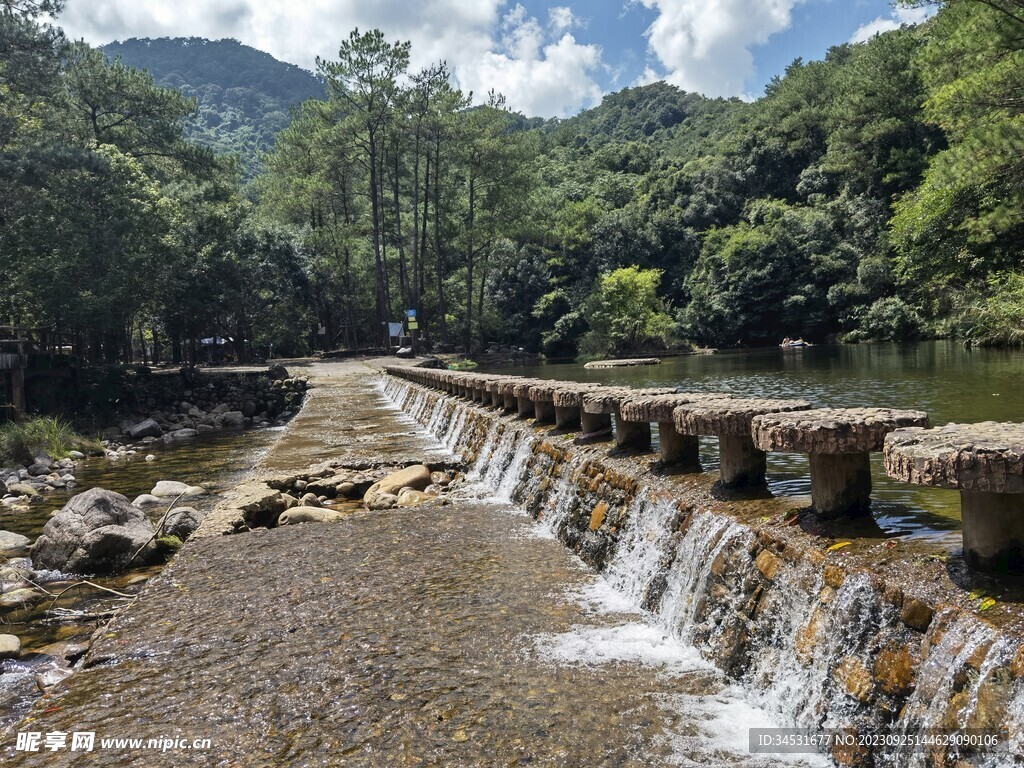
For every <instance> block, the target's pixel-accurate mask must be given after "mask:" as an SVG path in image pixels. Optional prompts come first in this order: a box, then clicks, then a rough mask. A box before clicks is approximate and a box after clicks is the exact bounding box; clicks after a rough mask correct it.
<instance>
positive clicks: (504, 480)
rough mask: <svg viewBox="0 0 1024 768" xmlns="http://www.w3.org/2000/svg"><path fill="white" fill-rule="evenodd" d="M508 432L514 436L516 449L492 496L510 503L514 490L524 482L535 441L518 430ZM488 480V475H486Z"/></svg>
mask: <svg viewBox="0 0 1024 768" xmlns="http://www.w3.org/2000/svg"><path fill="white" fill-rule="evenodd" d="M509 432H510V433H511V434H512V435H514V436H515V437H514V438H513V439H514V440H515V441H516V450H515V453H514V454H512V457H511V458H510V459H509V463H508V466H507V467H506V468H505V470H504V473H503V474H502V475H501V478H500V480H499V482H498V483H497V486H496V490H495V492H494V498H495V499H496V500H497V501H502V502H507V503H509V504H511V503H512V502H513V501H514V498H515V495H516V492H517V491H518V490H519V489H520V488H522V487H523V485H524V483H525V478H526V475H527V472H528V471H529V468H530V459H531V458H532V457H533V446H534V442H535V441H534V438H533V437H531V436H528V435H525V434H523V433H521V432H520V431H519V430H509ZM488 480H490V475H488Z"/></svg>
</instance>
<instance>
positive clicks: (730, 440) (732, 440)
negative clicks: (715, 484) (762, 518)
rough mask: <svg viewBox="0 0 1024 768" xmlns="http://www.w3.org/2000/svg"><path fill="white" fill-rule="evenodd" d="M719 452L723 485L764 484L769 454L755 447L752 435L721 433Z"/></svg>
mask: <svg viewBox="0 0 1024 768" xmlns="http://www.w3.org/2000/svg"><path fill="white" fill-rule="evenodd" d="M718 453H719V462H720V470H719V471H720V472H721V475H722V487H724V488H749V487H753V486H758V485H764V483H765V479H764V475H765V472H766V471H767V460H768V455H767V454H766V453H765V452H764V451H759V450H758V449H757V448H755V447H754V441H753V440H752V439H751V437H750V435H720V436H719V437H718Z"/></svg>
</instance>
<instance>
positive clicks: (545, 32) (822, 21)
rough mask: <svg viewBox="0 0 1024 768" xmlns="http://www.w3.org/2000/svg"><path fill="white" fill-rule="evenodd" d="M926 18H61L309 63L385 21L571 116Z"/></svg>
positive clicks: (546, 9)
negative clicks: (641, 87) (233, 42)
mask: <svg viewBox="0 0 1024 768" xmlns="http://www.w3.org/2000/svg"><path fill="white" fill-rule="evenodd" d="M923 18H924V13H923V12H921V11H908V10H900V9H894V8H893V7H892V6H891V5H890V3H889V2H888V0H848V1H846V2H844V1H843V0H293V2H284V1H283V0H175V2H174V3H168V2H167V0H69V1H68V5H67V9H66V11H65V12H64V14H63V16H62V17H61V18H60V20H59V21H60V23H61V24H62V25H63V26H64V27H65V28H66V29H67V31H68V32H69V33H70V34H71V35H72V36H73V37H76V38H79V37H81V38H84V39H86V40H88V41H89V42H91V43H94V44H103V43H107V42H110V41H112V40H116V39H125V38H128V37H164V36H170V37H185V36H197V37H208V38H212V39H217V38H222V37H234V38H236V39H238V40H241V41H242V42H243V43H246V44H248V45H252V46H254V47H256V48H260V49H261V50H265V51H267V52H268V53H271V54H273V55H274V56H276V57H277V58H279V59H283V60H285V61H290V62H292V63H295V64H299V65H300V66H305V67H308V68H313V66H314V62H315V59H316V57H317V56H324V57H330V56H331V55H332V54H333V53H335V52H336V51H337V46H338V43H339V42H340V41H341V40H342V39H343V38H344V37H346V36H347V34H348V32H349V30H351V29H352V28H353V27H357V26H358V27H360V28H363V29H367V28H371V27H378V28H380V29H382V30H384V32H385V33H387V34H388V35H389V36H391V37H392V38H393V39H403V40H406V39H407V40H411V41H412V44H413V65H414V66H416V67H419V66H425V65H426V64H428V63H430V62H433V61H436V60H438V59H445V60H447V61H448V62H449V64H450V66H451V68H452V70H453V73H454V76H455V78H456V80H457V81H458V84H459V85H460V86H461V87H462V88H463V89H464V90H467V91H473V92H474V94H477V95H484V94H486V93H487V92H488V91H489V90H490V89H491V88H494V89H495V90H498V91H500V92H502V93H504V94H505V95H506V97H507V98H508V101H509V103H510V105H511V106H513V107H514V108H516V109H519V110H521V111H523V112H525V113H527V114H529V115H539V116H543V117H554V116H562V117H564V116H569V115H572V114H575V113H576V112H578V111H579V110H580V109H583V108H586V107H589V106H593V105H594V104H596V103H597V102H599V101H600V99H601V97H602V96H603V95H604V94H606V93H609V92H611V91H614V90H618V89H620V88H623V87H626V86H630V85H637V84H642V83H647V82H654V81H657V80H662V79H664V80H667V81H668V82H671V83H673V84H675V85H678V86H679V87H681V88H685V89H686V90H691V91H697V92H701V93H705V94H707V95H711V96H738V97H741V98H748V99H749V98H756V97H757V96H758V95H760V94H761V93H762V92H763V90H764V86H765V84H766V83H767V82H768V81H769V80H770V79H771V78H772V77H774V76H775V75H778V74H781V73H782V72H783V71H784V70H785V68H786V66H787V65H788V64H789V63H790V62H792V61H793V59H795V58H797V57H802V58H803V59H805V60H810V59H817V58H821V57H822V56H823V55H824V54H825V51H826V50H828V48H829V47H830V46H832V45H836V44H839V43H844V42H848V41H851V40H860V39H865V38H866V37H867V36H870V35H871V34H873V33H875V32H882V31H885V30H887V29H893V28H896V27H898V26H899V25H900V24H901V23H914V22H918V21H921V20H923Z"/></svg>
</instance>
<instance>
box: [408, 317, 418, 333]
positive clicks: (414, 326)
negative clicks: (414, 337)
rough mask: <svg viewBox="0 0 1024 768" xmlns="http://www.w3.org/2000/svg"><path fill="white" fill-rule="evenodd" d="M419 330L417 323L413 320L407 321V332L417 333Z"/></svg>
mask: <svg viewBox="0 0 1024 768" xmlns="http://www.w3.org/2000/svg"><path fill="white" fill-rule="evenodd" d="M419 329H420V324H419V323H417V322H416V321H415V320H410V321H409V330H410V331H418V330H419Z"/></svg>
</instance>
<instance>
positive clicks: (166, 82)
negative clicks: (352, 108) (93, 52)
mask: <svg viewBox="0 0 1024 768" xmlns="http://www.w3.org/2000/svg"><path fill="white" fill-rule="evenodd" d="M103 52H104V53H106V54H107V56H109V57H111V58H116V57H120V58H121V60H122V61H123V62H124V63H125V64H127V65H128V66H130V67H135V68H136V69H144V70H146V71H148V72H149V73H150V74H151V75H152V76H153V79H154V80H155V81H156V83H157V85H161V86H164V87H167V88H176V89H178V90H180V91H181V92H182V93H183V94H184V95H185V96H186V97H188V98H192V99H195V100H196V102H197V107H198V114H197V115H196V117H195V118H193V119H191V120H190V121H189V123H188V128H187V130H186V135H187V136H188V137H189V138H190V139H193V140H194V141H196V142H198V143H199V144H202V145H203V146H207V147H210V148H211V149H213V150H215V151H217V152H220V153H232V152H233V153H237V154H238V155H240V156H241V158H242V163H243V165H244V167H245V169H246V172H247V175H252V174H253V173H254V172H255V171H256V170H258V157H259V155H260V154H261V153H264V152H267V151H268V150H269V149H270V148H271V147H272V146H273V143H274V137H275V136H276V135H277V134H278V132H280V131H281V130H283V129H284V128H285V127H286V126H287V125H288V123H289V122H290V121H291V114H290V111H291V108H292V107H294V106H297V105H299V104H301V103H302V102H303V101H305V100H306V99H312V98H322V97H323V95H324V86H323V83H322V82H321V81H320V80H318V79H317V77H316V76H315V75H313V74H312V73H310V72H307V71H306V70H304V69H301V68H300V67H297V66H295V65H294V64H286V63H284V62H282V61H278V60H277V59H275V58H274V57H273V56H271V55H270V54H268V53H263V52H262V51H258V50H256V49H255V48H250V47H249V46H247V45H242V44H241V43H239V42H238V41H237V40H216V41H213V40H204V39H202V38H198V37H190V38H160V39H158V40H150V39H138V38H132V39H131V40H125V41H124V42H115V43H110V44H109V45H105V46H103Z"/></svg>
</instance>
